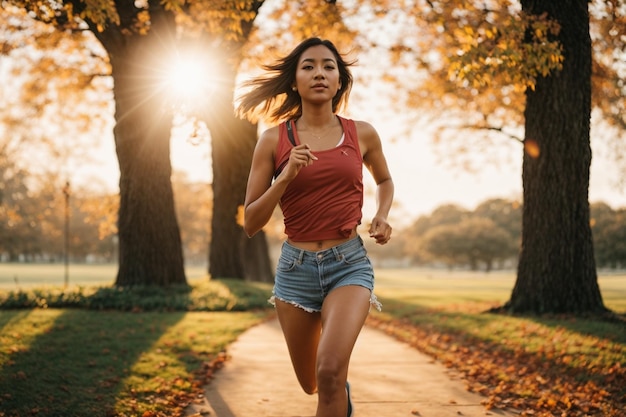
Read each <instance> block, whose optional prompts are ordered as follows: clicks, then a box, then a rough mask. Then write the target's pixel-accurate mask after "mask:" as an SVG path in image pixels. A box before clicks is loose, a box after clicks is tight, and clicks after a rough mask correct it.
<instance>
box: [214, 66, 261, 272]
mask: <svg viewBox="0 0 626 417" xmlns="http://www.w3.org/2000/svg"><path fill="white" fill-rule="evenodd" d="M227 73H228V72H227ZM230 73H231V74H232V76H231V77H232V79H230V80H224V79H223V80H222V83H221V87H222V88H223V92H222V93H220V94H216V96H215V100H213V108H212V109H211V113H212V114H211V115H210V116H209V117H208V120H209V129H210V131H211V149H212V164H213V218H212V224H211V247H210V251H209V274H210V275H211V277H214V278H237V279H245V280H249V281H262V282H270V281H271V280H272V279H273V275H272V268H271V266H270V260H269V251H268V248H267V240H266V237H265V234H264V233H263V232H260V233H258V234H257V235H256V236H254V237H253V238H252V239H249V238H248V237H247V236H246V234H245V233H244V231H243V228H242V227H241V225H239V224H238V222H237V217H238V212H239V209H240V206H242V205H243V203H244V198H245V193H246V185H247V180H248V173H249V172H250V165H251V163H252V153H253V152H254V147H255V145H256V138H257V127H256V125H253V124H251V123H250V122H247V121H245V120H241V119H239V118H237V117H235V116H234V113H233V107H232V94H233V89H234V82H235V79H234V76H235V74H236V73H235V72H234V71H232V70H231V71H230ZM231 82H232V84H231Z"/></svg>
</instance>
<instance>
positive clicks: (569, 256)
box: [505, 0, 606, 314]
mask: <svg viewBox="0 0 626 417" xmlns="http://www.w3.org/2000/svg"><path fill="white" fill-rule="evenodd" d="M521 3H522V8H523V10H524V11H526V12H527V13H529V14H532V15H540V14H542V13H544V12H547V13H548V15H549V16H550V17H551V18H553V19H556V20H557V21H558V22H559V23H560V24H561V31H560V33H559V35H558V39H559V40H560V41H561V43H562V45H563V53H564V57H565V60H564V63H563V70H562V71H560V72H556V73H554V74H551V75H550V76H548V77H545V78H540V79H538V80H537V84H536V88H535V90H534V91H533V90H531V89H528V91H527V93H526V98H527V103H526V111H525V118H526V122H525V129H526V134H525V141H526V142H527V143H528V142H530V141H534V142H536V144H537V145H538V147H539V151H540V153H539V156H537V157H532V156H530V155H529V154H524V160H523V167H522V182H523V188H524V205H523V215H522V248H521V253H520V258H519V264H518V271H517V281H516V283H515V287H514V288H513V292H512V294H511V299H510V300H509V302H508V303H507V305H506V306H505V308H507V309H509V310H510V311H512V312H515V313H534V314H542V313H601V312H604V311H606V309H605V307H604V304H603V302H602V296H601V294H600V290H599V287H598V282H597V275H596V267H595V260H594V254H593V241H592V235H591V227H590V224H589V201H588V200H589V199H588V191H589V169H590V165H591V147H590V140H589V125H590V114H591V113H590V111H591V40H590V36H589V12H588V9H587V0H569V1H566V2H555V1H552V0H535V1H532V0H526V1H524V0H522V2H521Z"/></svg>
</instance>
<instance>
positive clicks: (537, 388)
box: [368, 316, 626, 417]
mask: <svg viewBox="0 0 626 417" xmlns="http://www.w3.org/2000/svg"><path fill="white" fill-rule="evenodd" d="M408 320H409V319H407V320H403V321H402V322H400V321H398V320H393V319H389V318H380V317H379V316H370V317H369V318H368V324H370V325H374V326H375V327H378V328H381V329H383V330H384V331H385V332H387V333H389V334H391V335H393V336H395V337H397V338H399V339H401V340H403V341H406V342H407V343H410V344H411V345H412V346H414V347H415V348H417V349H419V350H420V351H423V352H425V353H427V354H429V355H431V356H433V357H435V358H436V359H437V360H438V361H440V362H442V363H444V364H445V365H446V366H448V367H451V368H454V369H455V370H457V371H459V372H460V373H461V374H462V375H463V376H464V378H465V380H466V383H467V389H468V390H469V391H472V392H477V393H480V394H481V395H484V396H485V397H486V399H485V400H484V401H483V405H484V406H485V407H486V408H487V409H495V408H501V409H504V408H514V409H517V410H519V411H520V415H521V416H538V417H556V416H566V417H578V416H580V417H582V416H594V417H595V416H597V417H623V416H624V414H623V410H624V409H625V407H626V387H625V385H624V381H626V369H625V367H623V366H622V365H621V362H622V361H623V358H624V356H625V355H626V349H625V348H624V346H623V345H621V344H619V343H612V342H611V341H610V340H606V339H601V338H597V337H593V336H584V335H583V334H582V333H581V334H577V333H576V334H575V333H573V332H571V331H569V330H567V329H566V328H565V327H551V326H547V325H545V324H542V323H538V322H532V321H530V320H520V321H519V322H517V321H513V320H511V322H510V323H508V324H507V325H508V326H509V327H510V328H509V329H507V331H506V335H502V336H497V335H494V337H493V339H492V340H484V339H483V338H479V337H477V336H473V333H478V332H473V331H472V329H467V331H457V330H452V329H449V328H446V326H445V325H443V324H440V325H429V326H428V327H426V326H423V327H422V326H420V325H411V324H410V322H409V321H408ZM494 320H496V321H497V320H498V318H495V319H494ZM505 320H507V319H506V318H502V319H501V321H505ZM502 325H504V324H502ZM535 342H540V344H539V345H534V343H535ZM613 356H614V357H615V358H622V359H617V360H616V361H615V362H608V363H607V360H606V358H610V357H613Z"/></svg>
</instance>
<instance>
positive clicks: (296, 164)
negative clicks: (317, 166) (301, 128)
mask: <svg viewBox="0 0 626 417" xmlns="http://www.w3.org/2000/svg"><path fill="white" fill-rule="evenodd" d="M314 161H317V157H316V156H315V155H313V153H312V152H311V148H310V147H309V145H307V144H306V143H304V144H300V145H298V146H294V147H293V148H291V153H290V154H289V161H288V162H287V166H286V167H285V169H284V170H283V172H282V175H285V178H286V179H293V178H295V177H296V175H298V173H299V172H300V170H301V169H302V168H304V167H307V166H309V165H311V164H312V163H313V162H314Z"/></svg>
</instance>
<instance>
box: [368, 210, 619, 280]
mask: <svg viewBox="0 0 626 417" xmlns="http://www.w3.org/2000/svg"><path fill="white" fill-rule="evenodd" d="M521 219H522V206H521V204H520V203H519V202H517V201H514V200H506V199H489V200H486V201H485V202H483V203H481V204H479V205H478V206H477V207H476V208H475V209H474V210H472V211H470V210H466V209H464V208H462V207H459V206H456V205H449V204H448V205H443V206H441V207H438V208H436V209H435V210H434V211H433V212H432V213H431V214H430V215H426V216H420V217H419V218H417V219H416V220H415V221H414V222H413V223H412V224H411V225H410V226H408V227H406V228H405V229H403V230H401V231H398V233H397V234H396V235H397V236H398V237H397V239H399V240H401V241H402V242H403V247H402V250H401V251H398V250H394V251H385V250H384V248H380V249H379V250H377V251H376V256H377V257H379V258H389V257H398V256H399V255H398V254H403V255H404V256H406V257H408V258H409V259H410V260H411V262H412V263H413V264H416V265H432V264H435V265H436V264H443V265H447V266H448V267H449V268H459V267H460V268H470V269H473V270H477V269H483V270H485V271H490V270H491V269H495V268H501V267H508V268H513V267H515V265H516V264H517V258H518V255H519V245H520V243H521V221H522V220H521ZM591 229H592V231H593V241H594V248H595V256H596V258H597V265H598V267H601V268H612V269H615V268H626V208H619V209H613V208H611V207H610V206H609V205H607V204H605V203H595V204H592V205H591Z"/></svg>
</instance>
